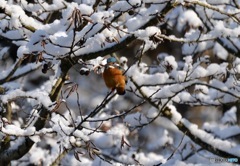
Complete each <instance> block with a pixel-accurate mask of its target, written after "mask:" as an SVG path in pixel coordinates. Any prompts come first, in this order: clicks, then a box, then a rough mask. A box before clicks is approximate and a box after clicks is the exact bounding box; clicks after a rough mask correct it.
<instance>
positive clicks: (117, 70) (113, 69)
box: [103, 57, 127, 95]
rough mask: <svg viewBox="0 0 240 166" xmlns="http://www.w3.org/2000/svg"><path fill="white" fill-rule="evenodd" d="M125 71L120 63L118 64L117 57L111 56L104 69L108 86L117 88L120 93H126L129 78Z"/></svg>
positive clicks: (112, 88) (104, 76)
mask: <svg viewBox="0 0 240 166" xmlns="http://www.w3.org/2000/svg"><path fill="white" fill-rule="evenodd" d="M123 73H124V70H123V68H122V67H121V66H119V64H117V60H116V58H114V57H111V58H108V59H107V64H106V65H105V68H104V71H103V79H104V81H105V84H106V86H107V87H108V88H110V89H111V90H112V91H113V90H115V89H116V90H117V93H118V94H119V95H124V94H125V84H126V80H127V79H126V76H124V75H123Z"/></svg>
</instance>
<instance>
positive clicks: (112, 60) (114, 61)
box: [107, 57, 117, 64]
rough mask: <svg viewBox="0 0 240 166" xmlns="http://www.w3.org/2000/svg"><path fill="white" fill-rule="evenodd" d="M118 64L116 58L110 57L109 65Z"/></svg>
mask: <svg viewBox="0 0 240 166" xmlns="http://www.w3.org/2000/svg"><path fill="white" fill-rule="evenodd" d="M116 62H117V59H116V58H114V57H110V58H108V59H107V64H110V63H116Z"/></svg>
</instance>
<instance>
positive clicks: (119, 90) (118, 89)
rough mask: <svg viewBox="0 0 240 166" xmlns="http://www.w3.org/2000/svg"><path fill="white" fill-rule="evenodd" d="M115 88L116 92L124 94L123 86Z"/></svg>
mask: <svg viewBox="0 0 240 166" xmlns="http://www.w3.org/2000/svg"><path fill="white" fill-rule="evenodd" d="M116 90H117V94H119V95H124V94H125V93H126V91H125V88H124V87H117V88H116Z"/></svg>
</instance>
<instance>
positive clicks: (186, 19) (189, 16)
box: [177, 10, 202, 31]
mask: <svg viewBox="0 0 240 166" xmlns="http://www.w3.org/2000/svg"><path fill="white" fill-rule="evenodd" d="M186 25H187V26H190V27H191V28H198V27H200V26H202V21H201V19H199V17H198V16H197V14H196V13H195V12H194V11H193V10H186V11H185V12H183V13H182V14H181V15H180V16H179V18H178V24H177V30H178V31H182V30H183V28H186V27H185V26H186Z"/></svg>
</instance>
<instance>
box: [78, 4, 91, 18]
mask: <svg viewBox="0 0 240 166" xmlns="http://www.w3.org/2000/svg"><path fill="white" fill-rule="evenodd" d="M79 10H80V11H81V14H83V15H91V14H92V13H93V9H92V7H91V6H89V5H86V4H80V5H79Z"/></svg>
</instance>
